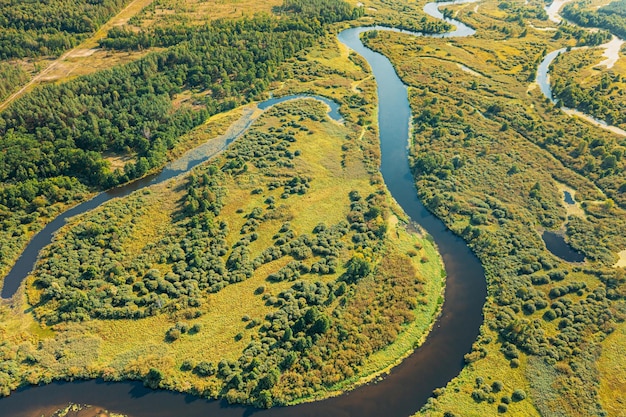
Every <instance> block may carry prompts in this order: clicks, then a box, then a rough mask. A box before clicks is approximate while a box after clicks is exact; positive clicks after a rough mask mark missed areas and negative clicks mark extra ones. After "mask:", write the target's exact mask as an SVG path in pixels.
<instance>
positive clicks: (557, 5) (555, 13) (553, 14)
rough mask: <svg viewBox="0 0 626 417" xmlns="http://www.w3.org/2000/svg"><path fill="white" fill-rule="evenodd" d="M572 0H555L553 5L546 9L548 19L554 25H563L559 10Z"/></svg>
mask: <svg viewBox="0 0 626 417" xmlns="http://www.w3.org/2000/svg"><path fill="white" fill-rule="evenodd" d="M570 1H572V0H554V1H553V2H552V4H550V5H549V6H548V7H546V13H548V19H550V20H551V21H552V22H554V23H561V20H563V19H562V18H561V16H559V10H561V7H563V6H565V5H566V4H567V3H569V2H570Z"/></svg>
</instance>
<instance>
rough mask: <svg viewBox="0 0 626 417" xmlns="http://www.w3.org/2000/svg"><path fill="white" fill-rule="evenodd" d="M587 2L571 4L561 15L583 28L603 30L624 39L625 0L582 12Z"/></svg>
mask: <svg viewBox="0 0 626 417" xmlns="http://www.w3.org/2000/svg"><path fill="white" fill-rule="evenodd" d="M586 4H588V2H580V3H572V4H568V5H566V6H565V7H564V8H563V11H562V12H561V14H562V15H563V17H565V18H566V19H568V20H571V21H572V22H574V23H576V24H578V25H580V26H585V27H598V28H603V29H606V30H608V31H610V32H611V33H613V34H614V35H616V36H619V37H620V38H622V39H623V38H626V0H618V1H614V2H612V3H611V4H609V5H608V6H604V7H601V8H599V9H598V10H597V12H596V11H591V10H583V9H582V6H584V5H586Z"/></svg>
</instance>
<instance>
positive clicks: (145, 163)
mask: <svg viewBox="0 0 626 417" xmlns="http://www.w3.org/2000/svg"><path fill="white" fill-rule="evenodd" d="M201 3H202V2H193V1H189V2H176V1H168V0H160V1H155V2H153V3H152V4H151V5H149V6H147V7H146V8H144V9H143V10H142V11H141V12H140V13H139V14H137V15H136V16H135V17H134V18H133V19H131V20H130V21H129V23H128V25H126V26H121V27H119V28H116V29H113V30H111V31H110V32H109V35H108V37H106V38H103V39H102V40H100V46H101V47H102V48H105V49H106V50H107V51H109V52H110V53H111V54H123V53H129V52H137V51H143V50H148V51H150V52H149V53H148V54H147V55H145V56H143V57H142V58H140V59H138V60H136V61H134V62H132V63H129V64H126V65H123V66H115V67H113V68H111V69H108V70H105V71H102V72H97V73H95V74H92V75H89V76H82V77H78V78H75V79H71V80H67V81H64V82H62V83H58V84H50V85H45V86H43V87H40V88H38V89H36V90H34V91H32V92H30V93H29V94H27V95H25V96H24V97H22V98H20V99H18V100H17V101H15V102H14V103H13V104H11V106H10V107H9V108H8V109H7V110H5V111H4V112H2V113H1V114H0V128H1V131H2V141H1V142H0V149H1V151H0V181H1V185H0V222H1V223H0V224H1V225H2V228H1V230H0V272H4V273H6V272H7V271H8V268H9V267H10V266H11V265H12V264H13V263H14V261H15V259H16V257H17V255H18V254H19V253H20V252H21V250H22V249H23V248H24V246H25V244H26V242H27V241H28V239H29V238H30V237H31V236H32V235H33V234H34V233H35V232H36V231H37V230H38V229H40V228H41V227H42V226H43V225H44V224H45V223H46V222H47V221H49V220H50V219H51V218H52V217H54V215H55V214H57V213H59V212H60V211H61V210H63V209H64V208H65V207H68V206H70V205H73V204H76V202H78V201H81V200H83V199H85V198H87V197H88V196H89V195H91V194H92V193H94V192H95V191H98V190H101V189H103V188H107V187H111V186H115V185H118V184H121V183H124V182H126V181H129V180H131V179H133V178H137V177H141V176H143V175H145V174H146V173H148V172H151V171H154V170H155V169H157V168H159V167H161V166H162V165H163V164H164V163H165V161H166V160H167V159H168V158H171V157H172V155H173V154H175V153H176V152H180V150H181V149H185V148H189V147H190V146H191V144H192V143H198V142H200V141H202V140H206V139H209V138H211V137H213V136H215V135H216V134H217V133H218V132H221V131H223V129H224V127H225V126H226V125H228V123H229V122H230V121H232V120H233V119H234V117H235V115H236V114H237V112H238V111H240V107H241V106H242V105H243V104H245V103H248V102H250V101H255V100H258V99H260V98H261V97H264V96H265V95H266V94H267V92H269V91H271V92H272V93H273V94H274V95H286V94H291V93H301V92H305V93H315V94H321V95H324V96H327V97H331V98H333V99H334V100H335V101H337V102H338V103H339V104H340V105H341V106H340V111H341V113H342V116H343V118H344V122H343V123H341V124H340V123H336V122H334V121H331V120H330V119H328V118H327V116H326V114H325V109H324V107H323V105H322V104H320V103H319V102H316V101H312V100H298V101H295V102H286V103H282V104H280V105H277V106H275V107H273V108H271V109H270V110H267V111H266V112H265V113H264V114H263V115H262V116H260V117H259V118H258V119H257V120H256V122H255V123H254V124H253V125H252V126H251V128H250V129H249V130H248V131H247V133H245V135H243V136H242V137H241V138H240V139H239V140H238V141H237V142H236V143H235V144H233V145H232V146H231V147H230V148H229V149H228V150H226V151H224V152H223V153H222V154H221V155H220V156H219V157H218V158H216V159H214V160H212V161H210V162H209V163H207V164H205V165H203V166H201V167H199V168H197V169H195V170H194V171H193V172H191V173H189V174H186V175H184V176H181V177H178V178H176V179H174V180H172V181H171V182H169V183H166V184H161V185H158V186H154V187H151V188H147V189H145V190H143V191H140V192H138V193H135V194H133V195H131V196H129V197H126V198H124V199H119V200H116V201H113V202H111V203H109V204H106V205H105V206H103V207H100V208H98V209H96V210H94V211H93V212H90V213H86V214H84V215H82V216H80V217H78V218H74V219H72V220H71V221H70V222H69V224H68V225H67V226H66V227H64V228H63V229H62V230H61V231H60V232H59V233H58V234H57V236H56V239H55V241H54V242H53V243H52V244H51V245H50V246H48V247H47V248H46V249H45V250H44V251H43V252H42V254H41V257H40V260H39V262H38V264H37V267H36V269H35V271H34V272H33V273H32V275H31V276H30V277H29V278H28V279H27V281H26V282H25V284H23V288H22V290H21V291H20V292H18V293H17V295H16V296H15V297H14V298H13V300H11V302H3V304H2V305H0V335H1V336H2V337H1V338H0V389H1V390H2V393H3V394H5V395H7V394H9V392H10V390H12V389H14V388H16V387H17V386H19V385H22V384H26V383H40V382H50V381H52V380H55V379H74V378H96V377H101V378H104V379H106V380H121V379H138V380H142V381H143V382H144V384H146V385H147V386H149V387H154V388H157V387H160V388H167V389H172V390H178V391H184V392H190V393H193V394H196V395H202V396H208V397H221V398H226V399H228V401H231V402H237V403H245V404H253V405H255V406H259V407H270V406H273V405H283V404H291V403H294V402H299V401H302V400H304V399H312V398H319V397H321V396H325V395H329V393H333V392H338V391H341V390H344V389H347V388H349V387H351V386H353V384H355V383H358V382H359V381H360V380H361V379H362V378H367V377H371V375H373V374H376V373H377V372H379V371H381V370H383V369H385V368H386V367H387V366H389V365H391V364H394V363H396V361H397V360H398V359H399V358H401V357H402V356H403V355H406V354H407V352H410V351H411V350H412V349H413V348H414V347H415V346H417V345H418V344H419V342H420V340H422V338H423V337H424V335H425V334H426V332H427V331H428V328H429V326H430V325H431V324H432V321H433V318H434V317H435V316H436V315H437V312H438V309H439V306H440V303H441V299H440V294H441V289H442V286H443V284H444V278H445V271H444V270H443V268H442V265H441V261H440V258H439V257H438V255H437V252H436V248H435V247H434V246H433V244H432V243H431V241H430V240H429V239H428V238H427V237H426V236H425V235H423V234H422V233H421V232H419V230H417V231H416V230H415V229H414V228H412V227H409V225H408V224H407V222H408V220H407V218H406V216H405V215H404V214H403V213H402V211H401V209H400V208H399V207H398V205H397V204H396V203H395V202H394V201H393V200H392V199H391V198H390V196H389V194H388V191H387V190H386V187H385V185H384V183H383V182H382V179H381V176H380V174H379V172H378V167H379V163H380V150H379V143H378V138H377V132H378V130H377V119H376V95H375V81H374V80H373V79H372V78H371V75H370V74H369V68H368V66H367V65H366V63H365V62H364V61H363V59H362V58H360V57H358V56H357V55H355V54H352V53H348V52H347V51H346V50H345V49H343V48H340V47H339V46H338V44H337V42H336V39H335V35H334V34H335V33H336V32H337V31H338V30H339V29H340V28H342V27H344V26H345V25H369V24H375V23H376V24H384V25H389V26H394V27H399V28H404V29H411V30H417V31H425V32H429V33H442V32H445V31H448V30H450V29H451V27H450V25H448V24H447V23H445V22H441V21H436V20H434V19H432V18H430V17H427V16H426V15H424V14H423V11H422V7H423V5H424V3H423V2H387V1H378V0H372V1H364V2H363V3H359V4H356V3H355V4H352V5H348V4H346V3H344V2H341V1H335V0H318V1H314V2H311V1H298V0H289V1H286V2H285V3H282V4H278V2H271V1H268V2H259V4H257V5H256V6H254V7H256V8H258V9H254V8H251V9H250V10H254V11H256V12H258V14H256V15H252V14H251V13H250V14H246V13H240V12H242V11H243V10H244V9H245V7H243V8H241V9H237V8H236V7H237V6H236V5H235V4H234V3H233V4H230V3H229V2H224V4H225V5H224V6H220V7H224V8H223V9H222V8H219V11H217V12H216V15H219V18H218V19H216V20H214V21H212V22H211V23H210V24H209V23H206V21H205V20H204V19H202V18H200V17H199V14H198V10H201V8H202V7H203V6H202V5H201ZM76 4H77V5H78V4H79V3H76ZM98 4H99V5H101V6H102V7H104V6H103V5H106V4H108V3H107V2H102V3H98ZM116 4H117V3H116ZM623 4H624V2H623V1H615V2H613V3H610V4H609V5H604V4H603V5H602V7H600V8H595V6H596V5H597V4H595V3H593V2H592V3H589V2H575V3H572V4H570V5H568V6H565V8H564V10H563V12H562V13H563V16H564V17H566V18H567V19H569V20H570V21H572V22H574V23H577V24H578V25H580V26H574V25H572V24H567V23H564V24H561V25H558V26H557V25H555V24H553V23H552V22H550V21H549V20H548V18H547V14H546V12H545V9H544V7H545V4H544V3H543V2H540V1H535V0H530V1H527V2H523V1H499V2H495V1H489V0H488V1H483V2H477V3H471V4H463V5H451V6H446V7H445V8H444V9H443V13H444V16H447V17H454V18H456V19H459V20H462V21H463V22H464V23H466V24H468V25H470V26H471V27H472V28H474V29H475V30H476V34H475V35H474V36H471V37H465V38H449V39H433V38H423V37H416V36H413V35H410V34H406V33H404V34H403V33H396V32H386V31H371V32H367V33H366V34H365V35H364V36H363V40H364V43H365V44H366V46H368V47H369V48H371V49H373V50H375V51H378V52H380V53H382V54H384V55H385V56H387V57H388V58H389V59H390V60H391V62H392V63H393V65H394V67H395V68H396V70H397V73H398V75H399V76H400V77H401V79H402V80H403V81H404V82H405V83H406V85H407V86H409V102H410V105H411V110H412V118H413V119H412V124H411V138H410V152H411V158H410V165H411V168H412V172H413V175H414V180H415V182H416V184H417V190H418V194H419V197H420V199H421V200H422V202H423V203H424V205H425V206H426V207H427V208H428V209H429V210H430V211H432V212H433V213H434V214H435V215H436V216H437V217H439V218H441V219H442V220H443V221H444V223H445V224H446V226H447V227H448V228H449V229H450V230H452V231H453V232H454V233H455V234H457V235H459V236H461V237H462V238H463V239H464V240H465V241H466V242H467V244H468V246H469V247H470V248H471V249H472V250H473V251H474V253H475V254H476V255H477V256H478V257H479V259H480V261H481V263H482V265H483V266H484V269H485V273H486V278H487V285H488V297H487V300H486V303H485V307H484V317H485V322H484V324H483V326H482V327H481V332H480V335H479V337H478V339H477V340H476V342H475V343H474V346H473V349H472V350H471V351H470V352H468V353H467V355H466V356H465V362H466V366H465V368H464V369H463V371H462V372H461V374H460V375H459V376H458V377H457V378H455V379H453V380H452V381H451V382H450V383H449V384H448V385H447V386H446V387H441V388H440V389H437V390H435V392H434V393H433V398H431V399H430V400H429V401H428V403H427V404H426V405H425V407H424V408H423V409H422V410H421V411H420V412H419V413H418V414H419V415H425V416H447V417H450V416H465V415H493V414H501V415H526V416H579V415H598V416H602V415H609V416H620V415H623V411H622V408H623V407H622V406H621V405H620V401H621V400H620V394H619V393H623V392H624V391H625V390H626V385H624V381H623V378H622V377H621V376H620V375H621V374H620V370H623V368H624V360H623V357H622V354H621V352H623V349H624V347H625V343H626V341H625V340H626V338H625V337H624V334H625V332H626V325H625V324H624V319H626V303H625V298H624V297H626V271H625V270H624V268H623V267H616V265H619V263H617V261H618V253H620V252H621V253H623V251H624V249H626V235H625V234H624V230H626V211H625V210H626V166H625V164H626V155H624V153H625V151H626V138H624V137H622V136H619V135H616V134H613V133H611V132H608V131H605V130H603V129H599V128H597V127H595V126H593V125H591V124H588V123H587V122H585V121H584V120H581V119H578V118H576V117H571V116H569V115H567V114H566V113H564V112H562V111H561V110H560V107H561V104H563V105H565V106H568V107H572V108H576V109H579V110H581V111H584V112H586V113H589V114H591V115H593V116H595V117H598V118H601V119H603V120H605V121H607V122H608V123H609V124H613V125H616V126H620V127H622V128H624V127H625V126H626V120H624V114H626V111H624V110H625V108H624V101H623V97H624V91H625V90H624V82H625V80H626V58H624V56H623V53H621V55H620V57H619V59H618V60H617V62H616V63H615V65H614V66H613V67H612V68H606V67H605V66H604V67H603V66H598V64H599V63H600V62H601V60H602V56H601V50H600V49H598V48H594V47H595V46H597V45H600V44H602V43H604V42H605V41H607V40H608V39H609V37H610V35H609V32H610V33H612V34H614V35H617V36H622V37H623V36H624V35H623V33H622V32H620V30H622V29H623V28H622V29H620V28H621V26H623V25H622V23H624V22H623V19H622V18H623V15H624V13H623V9H624V7H623ZM226 5H229V6H228V7H230V8H226ZM7 7H8V6H7ZM51 7H52V6H51ZM76 7H78V6H76ZM117 7H118V9H119V7H121V4H120V5H118V6H117ZM250 7H252V6H250ZM102 10H109V9H108V8H107V9H102ZM111 10H113V9H111ZM233 10H234V11H233ZM98 13H100V12H98ZM242 14H243V16H241V15H242ZM109 15H110V13H109ZM171 15H179V16H183V17H184V18H182V19H181V20H180V21H179V22H182V23H176V24H174V19H172V18H171V17H168V16H171ZM94 16H96V15H94ZM97 16H101V15H100V14H98V15H97ZM102 16H104V14H102ZM313 17H315V19H314V18H313ZM98 19H100V18H99V17H94V18H93V21H94V24H93V26H90V27H86V28H85V30H84V31H83V32H84V33H88V32H93V30H95V28H96V27H98V26H99V25H101V24H102V23H103V22H104V20H106V19H105V18H102V19H104V20H102V19H100V20H98ZM620 19H621V20H620ZM342 22H343V23H342ZM345 22H349V23H345ZM620 25H621V26H620ZM586 26H593V27H596V28H602V29H604V30H601V31H596V32H590V31H589V30H588V29H585V28H584V27H586ZM28 30H29V29H28ZM28 30H27V29H24V36H31V35H30V32H28ZM37 30H43V29H37ZM55 30H57V31H59V30H60V29H58V28H57V29H55ZM605 30H606V31H605ZM607 31H608V32H607ZM83 32H80V33H83ZM49 33H52V32H51V30H49ZM55 33H57V32H55ZM59 33H62V32H59ZM72 33H73V32H72ZM55 36H61V35H55ZM63 36H66V35H65V34H63ZM67 36H70V35H67ZM72 36H74V35H72ZM81 36H83V35H81ZM79 38H80V37H76V39H79ZM46 39H48V38H46ZM63 39H65V38H63ZM68 39H70V38H68ZM72 39H74V38H72ZM42 42H43V41H42ZM72 42H73V41H72ZM72 42H70V41H67V42H66V43H67V45H66V46H64V48H66V49H67V48H68V47H71V46H72V45H74V44H73V43H72ZM576 46H586V48H581V49H574V50H571V51H568V52H566V53H564V54H562V56H560V57H559V58H557V59H556V60H555V62H554V63H553V66H552V67H551V71H550V74H551V83H552V90H553V93H554V96H555V98H556V99H558V103H557V105H554V104H552V103H551V102H550V101H549V100H547V99H546V98H545V97H543V96H542V95H541V93H540V92H539V89H538V88H537V86H536V84H535V83H534V79H535V74H536V71H537V66H538V65H539V63H540V62H541V60H542V59H543V58H544V56H545V55H546V53H548V52H550V51H553V50H556V49H559V48H568V49H571V48H573V47H576ZM42 50H43V49H42ZM59 50H60V49H59ZM55 51H56V50H55ZM45 53H54V51H52V50H46V51H45ZM56 53H58V52H56ZM15 54H18V52H15ZM12 68H15V67H6V69H4V67H2V66H1V65H0V72H2V71H6V73H7V77H2V78H3V82H6V83H7V86H8V87H6V88H5V90H6V91H8V90H9V89H11V88H13V87H11V86H15V85H19V84H20V83H24V82H25V79H26V77H25V76H24V73H23V70H20V69H17V70H15V69H12ZM18 68H19V67H18ZM2 91H3V87H2V86H1V85H0V95H1V94H2ZM120 161H123V162H121V163H120ZM564 187H565V188H566V189H567V190H571V191H572V192H575V203H574V204H573V205H571V206H573V207H569V206H570V205H569V204H566V203H565V202H564V201H563V191H562V190H563V189H564ZM545 231H549V232H554V233H557V234H560V235H561V236H563V237H564V238H565V240H566V241H567V243H568V244H569V245H570V246H571V247H572V248H573V249H575V250H576V251H578V252H580V253H581V254H583V255H584V260H583V261H581V262H566V261H564V260H562V259H560V258H558V257H556V256H554V254H552V253H551V252H549V251H548V250H547V248H546V246H545V244H544V242H543V240H542V239H541V235H542V233H544V232H545ZM137 334H141V335H142V340H138V338H136V336H135V335H137ZM433 366H436V364H433ZM0 406H1V400H0Z"/></svg>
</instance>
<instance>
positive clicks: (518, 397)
mask: <svg viewBox="0 0 626 417" xmlns="http://www.w3.org/2000/svg"><path fill="white" fill-rule="evenodd" d="M511 398H512V399H513V401H522V400H524V399H525V398H526V392H525V391H524V390H523V389H516V390H515V391H513V394H512V395H511Z"/></svg>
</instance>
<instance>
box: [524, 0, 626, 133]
mask: <svg viewBox="0 0 626 417" xmlns="http://www.w3.org/2000/svg"><path fill="white" fill-rule="evenodd" d="M569 1H570V0H555V1H554V2H553V3H552V4H551V5H550V6H548V7H547V8H546V12H547V13H548V15H549V16H550V20H552V21H553V22H556V23H558V22H560V21H561V17H560V15H559V14H558V13H559V10H560V9H561V7H562V6H563V5H564V4H565V3H567V2H569ZM623 42H624V41H623V40H622V39H620V38H618V37H616V36H613V37H612V38H611V40H610V41H609V42H607V43H605V44H603V45H599V46H597V47H598V48H604V49H605V55H606V56H607V59H605V60H604V61H602V62H601V63H599V64H598V65H597V66H600V65H605V66H607V68H611V67H612V66H613V64H615V61H617V59H618V58H619V48H620V46H621V45H622V44H623ZM580 48H581V47H577V48H570V49H569V50H576V49H580ZM582 48H585V47H582ZM566 51H568V49H566V48H561V49H557V50H556V51H552V52H550V53H549V54H547V55H546V56H545V57H544V58H543V60H542V61H541V63H540V64H539V67H538V68H537V76H536V82H537V84H538V85H539V89H540V90H541V92H542V93H543V95H544V96H545V97H546V98H547V99H549V100H550V101H551V102H552V104H556V103H557V100H555V99H554V96H553V94H552V88H551V87H550V65H552V62H553V61H554V60H555V59H556V58H557V57H558V56H559V55H561V54H562V53H565V52H566ZM561 110H563V111H564V112H565V113H567V114H568V115H570V116H577V117H580V118H581V119H584V120H586V121H588V122H589V123H591V124H593V125H595V126H597V127H600V128H602V129H605V130H608V131H611V132H613V133H615V134H617V135H620V136H626V131H625V130H623V129H620V128H619V127H617V126H612V125H609V124H608V123H606V122H605V121H604V120H600V119H597V118H595V117H593V116H590V115H588V114H586V113H583V112H581V111H579V110H576V109H570V108H568V107H562V108H561Z"/></svg>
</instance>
